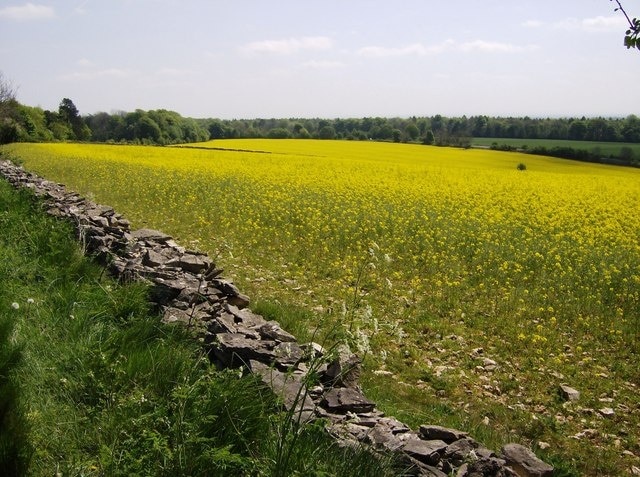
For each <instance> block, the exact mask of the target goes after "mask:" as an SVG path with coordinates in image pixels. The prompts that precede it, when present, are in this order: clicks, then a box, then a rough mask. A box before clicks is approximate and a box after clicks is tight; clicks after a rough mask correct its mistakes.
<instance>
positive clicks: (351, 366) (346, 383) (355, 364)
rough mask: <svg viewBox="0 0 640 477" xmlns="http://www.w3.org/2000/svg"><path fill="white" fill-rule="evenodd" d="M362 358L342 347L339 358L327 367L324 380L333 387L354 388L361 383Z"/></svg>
mask: <svg viewBox="0 0 640 477" xmlns="http://www.w3.org/2000/svg"><path fill="white" fill-rule="evenodd" d="M360 364H361V360H360V358H359V357H358V356H357V355H355V354H353V353H352V352H351V350H350V349H349V347H347V346H345V345H342V346H340V347H339V348H338V349H337V356H336V357H335V359H333V360H332V361H331V362H330V363H329V364H328V366H327V370H326V372H325V373H324V377H323V380H324V381H325V382H327V383H329V384H331V385H333V386H343V387H354V386H357V384H358V382H359V381H360V372H361V370H360Z"/></svg>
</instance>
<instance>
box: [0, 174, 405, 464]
mask: <svg viewBox="0 0 640 477" xmlns="http://www.w3.org/2000/svg"><path fill="white" fill-rule="evenodd" d="M102 272H103V270H102V269H101V268H100V267H99V266H97V265H96V264H94V263H92V262H90V261H89V260H87V259H86V258H84V257H83V254H82V251H81V250H80V248H79V246H78V244H77V243H76V242H75V241H74V240H72V231H71V229H70V226H68V224H65V223H62V222H59V221H56V220H54V219H52V218H50V217H46V216H44V215H43V213H41V211H40V210H39V208H38V206H37V204H36V202H35V201H34V199H33V197H32V196H31V195H30V194H29V193H27V192H25V191H19V192H17V191H15V190H13V189H12V188H11V187H10V186H9V185H8V184H7V183H6V182H5V181H4V180H0V276H1V277H2V280H0V346H1V348H0V419H1V420H0V422H1V423H2V427H1V428H0V472H2V475H32V476H51V475H63V476H65V477H66V476H81V475H82V476H98V475H101V476H103V475H107V476H116V475H140V476H142V475H149V476H162V475H167V476H169V475H170V476H182V475H184V476H186V475H190V476H197V475H207V476H211V475H213V476H215V475H225V476H227V475H231V476H232V475H259V476H262V475H264V476H268V475H269V476H270V475H274V476H280V475H282V476H284V475H344V476H347V475H371V476H374V475H385V474H386V475H394V473H395V472H396V471H394V470H393V469H392V465H391V461H390V460H389V459H388V458H374V457H373V456H372V455H371V454H370V453H368V452H366V451H365V450H363V449H342V448H338V447H337V446H336V445H335V444H334V443H333V442H332V441H330V440H329V439H328V438H327V436H326V434H325V432H324V430H323V429H322V427H321V426H320V425H316V426H309V427H305V428H297V427H296V426H291V424H290V417H291V416H287V415H286V414H283V413H281V412H279V409H280V407H279V403H278V402H277V401H276V399H275V398H274V396H273V395H272V394H271V393H270V392H269V391H268V390H267V389H266V388H265V387H264V386H263V385H262V384H261V383H260V382H259V381H258V380H257V379H256V378H253V377H251V376H249V377H241V376H240V375H239V374H238V371H237V370H234V371H222V372H220V371H217V370H215V369H214V368H213V367H212V366H211V365H210V364H209V362H208V360H207V359H206V357H205V356H204V355H203V352H202V350H201V349H200V348H199V346H198V344H197V343H196V342H195V341H194V340H193V339H192V337H191V336H189V335H188V334H187V333H186V332H185V331H184V330H183V329H181V328H178V327H168V326H165V325H162V324H161V323H160V321H159V317H158V316H156V315H154V314H152V313H150V312H149V309H148V304H147V295H146V294H147V290H146V288H145V286H143V285H141V284H136V283H134V284H127V285H121V284H118V283H116V282H114V281H113V280H111V279H109V278H106V277H105V276H103V273H102ZM14 303H15V304H17V306H16V305H13V304H14ZM283 450H284V451H285V452H283Z"/></svg>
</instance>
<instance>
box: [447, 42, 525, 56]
mask: <svg viewBox="0 0 640 477" xmlns="http://www.w3.org/2000/svg"><path fill="white" fill-rule="evenodd" d="M457 49H458V50H460V51H464V52H469V51H473V52H481V53H520V52H523V51H532V50H535V49H536V47H535V46H533V45H528V46H519V45H513V44H511V43H499V42H494V41H483V40H476V41H470V42H467V43H462V44H460V45H459V46H458V47H457Z"/></svg>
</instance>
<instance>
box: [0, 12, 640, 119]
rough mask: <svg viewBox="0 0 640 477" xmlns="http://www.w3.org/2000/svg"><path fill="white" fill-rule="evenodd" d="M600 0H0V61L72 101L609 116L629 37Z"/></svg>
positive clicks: (632, 83) (23, 89) (10, 75)
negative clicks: (626, 36) (625, 41)
mask: <svg viewBox="0 0 640 477" xmlns="http://www.w3.org/2000/svg"><path fill="white" fill-rule="evenodd" d="M622 4H623V6H624V7H625V8H626V9H627V11H628V13H629V15H630V16H631V17H632V18H633V17H634V16H640V0H622ZM615 6H616V5H615V2H612V1H610V0H442V1H433V0H397V1H391V0H384V1H380V0H322V1H317V0H297V1H293V0H272V1H267V0H224V1H223V0H33V1H31V2H25V1H22V0H0V71H1V72H2V73H3V75H4V78H5V79H6V80H9V81H10V82H11V83H12V84H13V85H14V86H15V87H16V90H17V99H18V100H19V101H20V102H21V103H23V104H27V105H29V106H39V107H42V108H43V109H50V110H57V108H58V105H59V104H60V101H61V100H62V99H63V98H70V99H71V100H72V101H73V102H74V104H75V105H76V107H77V108H78V109H79V111H80V113H81V114H83V115H86V114H94V113H97V112H100V111H105V112H109V113H111V112H115V111H133V110H135V109H143V110H150V109H169V110H172V111H177V112H178V113H180V114H181V115H183V116H186V117H194V118H222V119H252V118H361V117H367V116H381V117H410V116H432V115H435V114H442V115H444V116H462V115H467V116H472V115H479V114H486V115H489V116H531V117H574V116H578V117H580V116H587V117H595V116H603V117H619V116H627V115H628V114H639V113H640V88H639V87H638V85H639V81H638V80H639V79H640V51H636V50H627V49H626V48H625V47H624V46H623V38H624V32H625V30H626V29H627V23H626V20H625V18H624V16H623V15H622V14H621V13H620V12H615V11H614V8H615Z"/></svg>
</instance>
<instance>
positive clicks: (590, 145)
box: [471, 137, 640, 157]
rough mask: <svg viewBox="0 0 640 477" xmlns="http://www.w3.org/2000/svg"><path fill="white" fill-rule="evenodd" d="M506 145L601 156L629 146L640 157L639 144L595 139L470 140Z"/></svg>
mask: <svg viewBox="0 0 640 477" xmlns="http://www.w3.org/2000/svg"><path fill="white" fill-rule="evenodd" d="M494 143H495V144H498V145H499V146H501V145H503V144H504V145H507V146H511V147H515V148H517V149H532V148H534V147H546V148H547V149H551V148H554V147H570V148H573V149H583V150H585V151H589V152H597V153H598V154H602V156H603V157H609V156H612V157H618V156H620V151H621V150H622V148H629V149H631V150H632V151H633V154H634V156H635V157H640V144H637V143H624V142H596V141H569V140H561V139H510V138H491V137H474V138H473V139H472V140H471V146H472V147H491V145H492V144H494Z"/></svg>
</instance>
